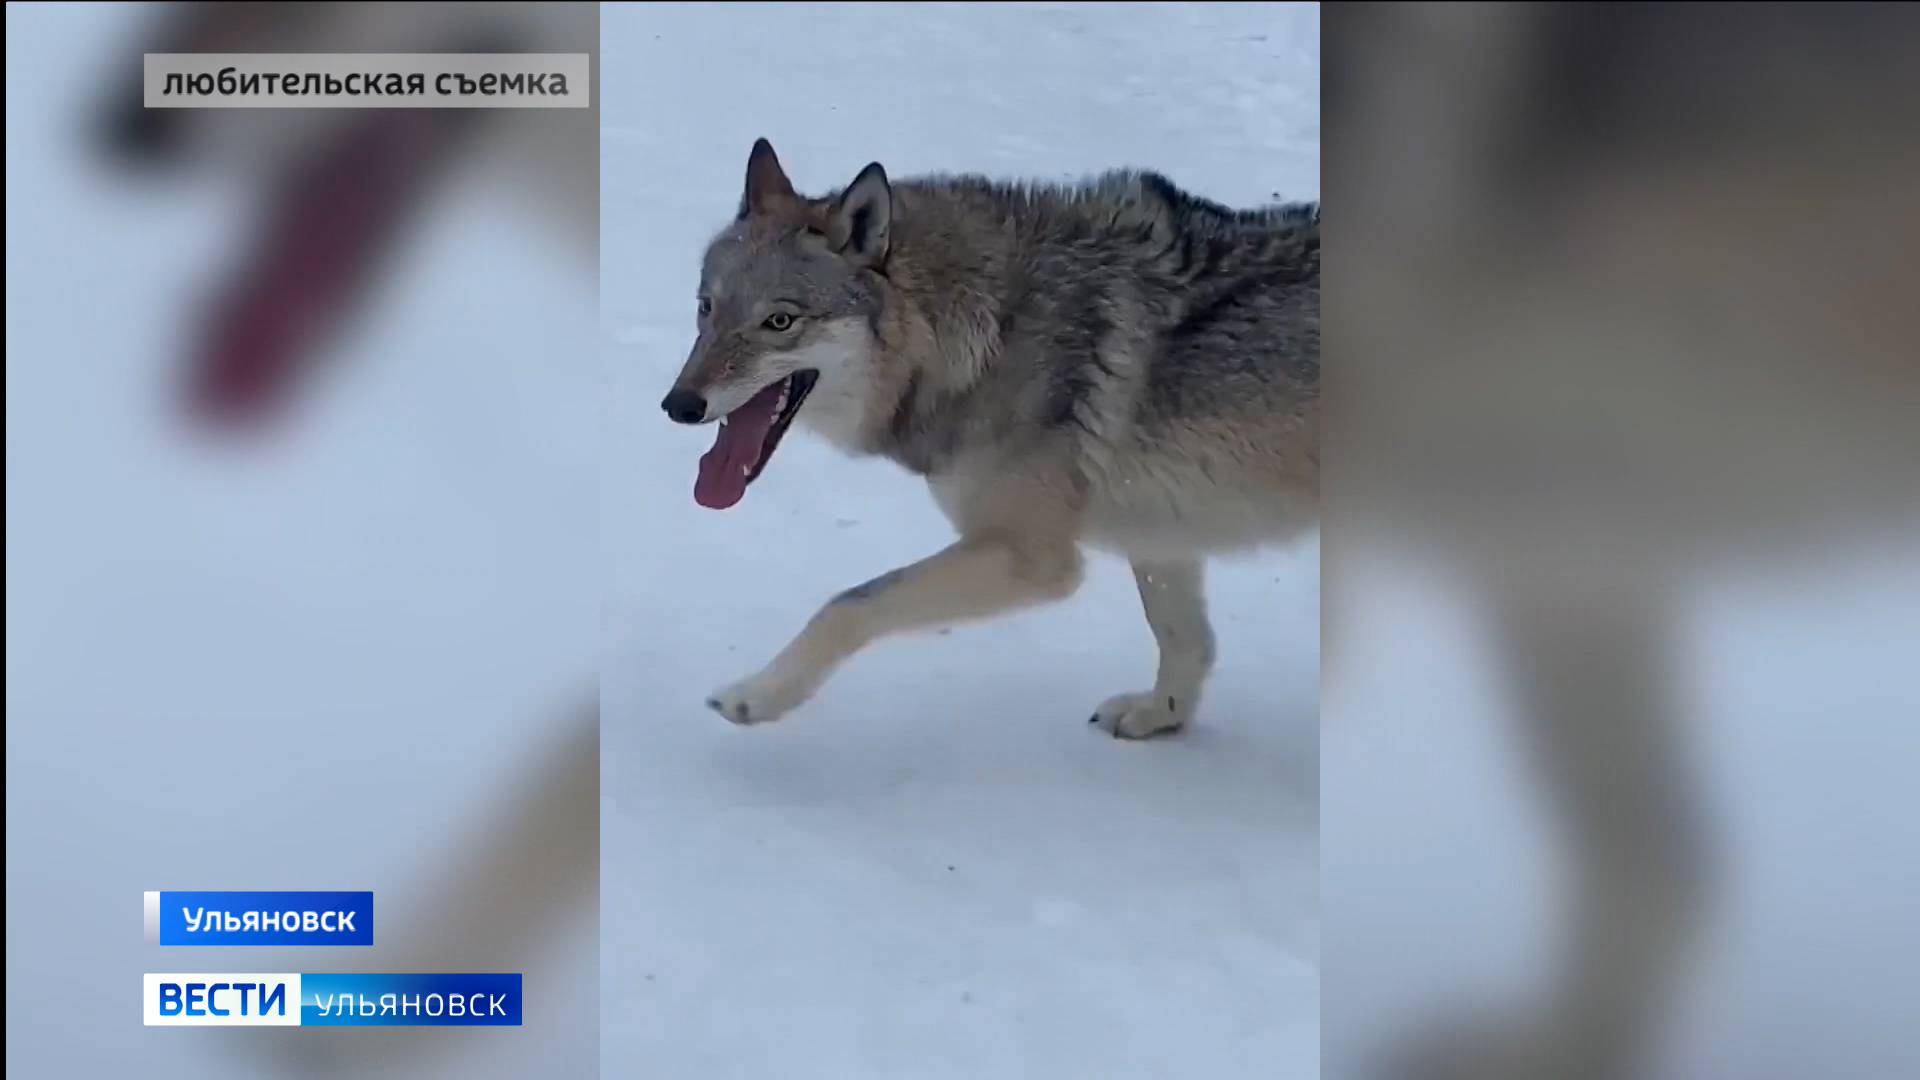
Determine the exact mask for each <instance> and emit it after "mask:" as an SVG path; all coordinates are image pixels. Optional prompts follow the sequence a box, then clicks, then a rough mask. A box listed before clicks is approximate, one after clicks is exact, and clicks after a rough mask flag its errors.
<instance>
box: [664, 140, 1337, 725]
mask: <svg viewBox="0 0 1920 1080" xmlns="http://www.w3.org/2000/svg"><path fill="white" fill-rule="evenodd" d="M696 322H697V331H698V332H697V335H696V338H695V341H694V344H693V347H692V350H691V352H690V354H689V356H688V357H687V360H686V363H685V365H684V367H683V368H682V369H681V371H680V373H679V375H678V377H677V378H676V379H675V380H674V381H673V383H672V386H671V388H670V389H669V390H668V392H667V394H666V396H665V398H664V399H663V400H662V401H661V408H662V409H663V410H664V411H665V412H666V414H667V416H668V418H669V419H671V420H672V421H674V422H676V423H680V424H714V425H717V435H716V438H715V441H714V445H713V448H712V450H710V451H709V452H708V453H707V454H706V455H705V456H704V457H703V458H702V459H701V460H700V464H699V469H698V475H697V478H696V480H695V483H694V497H695V499H696V500H697V501H698V502H699V503H700V504H701V505H703V506H706V507H709V508H713V509H726V508H727V507H730V506H732V505H734V504H735V503H737V502H739V501H740V499H741V498H743V497H744V496H745V494H746V491H747V488H748V487H749V486H750V485H751V484H753V483H754V482H755V481H756V480H757V479H758V478H759V477H760V476H761V475H762V474H763V472H764V471H765V469H766V468H767V465H768V462H769V461H770V460H771V459H772V457H773V454H774V452H775V451H776V450H777V449H778V447H779V445H780V442H781V439H782V437H783V436H784V435H785V434H786V432H787V430H788V429H789V427H790V426H791V425H793V424H795V423H798V424H799V425H801V426H802V427H805V428H808V429H810V430H811V431H813V432H814V433H816V434H818V435H819V436H821V437H823V438H824V439H826V440H827V441H828V442H829V443H831V444H832V445H834V446H835V447H837V448H839V449H840V450H842V451H844V452H846V453H849V454H852V455H871V456H879V457H884V458H887V459H889V460H891V461H893V462H895V463H897V464H898V465H900V466H901V467H903V468H905V469H906V470H908V471H909V472H911V473H913V474H915V475H916V476H920V477H922V478H924V479H925V480H926V483H927V486H928V488H929V490H930V491H931V493H932V496H933V499H934V501H935V502H936V503H937V504H938V505H939V507H940V509H941V511H942V512H943V513H944V514H945V515H946V517H947V518H948V520H949V521H950V522H951V523H952V524H953V527H954V529H955V530H956V532H957V533H958V534H959V537H958V539H957V540H956V541H955V542H954V543H953V544H952V545H950V546H949V547H947V548H946V549H944V550H942V551H940V552H938V553H937V554H934V555H932V556H929V557H927V558H925V559H922V560H920V561H919V562H915V563H912V564H911V565H908V566H904V567H901V568H899V569H896V570H893V571H890V572H888V573H885V574H882V575H880V576H879V577H876V578H874V579H872V580H870V581H868V582H866V583H864V584H861V585H856V586H854V587H853V588H850V589H848V590H846V591H845V592H842V593H840V594H839V595H837V596H835V597H834V598H833V599H832V600H831V601H830V602H828V603H827V604H826V605H825V606H824V607H822V608H820V609H819V611H818V612H817V613H816V614H815V615H814V616H813V617H812V619H811V620H810V621H809V622H808V623H807V624H806V626H805V628H804V629H803V630H802V631H801V632H800V633H799V635H798V636H797V637H795V638H794V639H793V640H792V641H791V642H790V643H789V644H788V645H787V646H786V648H785V649H783V650H782V651H781V652H780V653H779V655H777V656H776V657H774V658H773V660H772V661H771V662H769V663H768V664H767V665H766V666H765V667H764V668H763V669H762V670H760V671H759V672H758V673H756V674H754V675H751V676H749V677H747V678H745V679H742V680H741V681H739V682H737V683H734V684H733V685H731V686H728V687H725V688H723V689H721V690H718V691H716V692H715V693H714V694H713V695H712V696H711V697H710V698H709V699H708V702H707V704H708V706H709V707H711V708H712V709H714V710H715V711H716V712H718V713H720V714H721V715H722V716H724V717H726V718H727V719H728V720H730V721H732V722H734V723H736V724H743V725H746V724H761V723H767V722H770V721H774V720H778V719H780V718H781V717H782V716H784V715H786V714H787V713H788V712H790V711H791V710H792V709H794V708H795V707H796V706H798V705H800V704H801V703H803V702H805V701H806V700H807V699H808V698H809V697H811V696H812V695H813V694H814V692H815V691H816V690H818V689H819V687H820V686H821V685H822V683H823V682H824V681H825V680H826V679H827V678H828V676H829V675H830V674H831V673H832V672H833V671H834V670H835V669H836V668H837V667H838V666H839V665H840V664H842V663H843V662H845V661H846V660H847V659H848V658H850V657H851V656H853V655H854V654H855V653H856V652H858V651H859V650H860V649H861V648H863V647H865V646H866V645H868V644H870V643H871V642H873V641H874V640H876V639H878V638H880V637H882V636H885V635H890V634H897V633H902V632H907V631H915V630H926V629H934V628H939V627H944V626H947V625H951V624H955V623H959V622H964V621H973V620H981V619H986V618H990V617H993V616H997V615H1001V614H1004V613H1007V612H1011V611H1015V610H1018V609H1021V608H1025V607H1030V606H1034V605H1038V604H1044V603H1048V602H1052V601H1059V600H1064V599H1066V598H1067V597H1069V596H1071V595H1072V594H1073V593H1074V591H1075V589H1076V588H1077V587H1078V586H1079V584H1080V581H1081V575H1082V559H1083V553H1082V549H1083V548H1092V549H1097V550H1104V551H1107V552H1111V553H1114V554H1118V555H1120V556H1122V557H1124V558H1126V559H1127V560H1128V561H1129V562H1130V563H1131V565H1132V569H1133V576H1134V581H1135V583H1136V584H1137V586H1138V588H1139V593H1140V600H1141V604H1142V606H1143V607H1144V608H1145V611H1146V618H1147V622H1148V624H1149V625H1150V626H1151V627H1152V630H1153V634H1154V637H1155V639H1156V641H1157V642H1158V644H1159V650H1160V659H1159V670H1158V672H1157V674H1156V676H1155V678H1154V682H1153V685H1152V687H1151V688H1150V689H1148V690H1145V691H1139V692H1129V693H1122V694H1119V695H1117V696H1115V697H1112V698H1110V699H1108V700H1107V701H1105V702H1104V703H1102V704H1100V705H1099V706H1098V707H1097V708H1095V709H1094V710H1093V714H1092V723H1094V724H1096V725H1098V726H1099V727H1100V728H1101V729H1102V730H1104V731H1106V732H1108V733H1110V734H1112V735H1114V736H1116V737H1118V738H1123V739H1145V738H1149V737H1152V736H1158V735H1164V734H1168V733H1171V732H1176V731H1179V730H1180V729H1182V728H1184V727H1185V726H1186V725H1187V724H1188V722H1189V721H1190V720H1191V718H1192V717H1193V715H1194V710H1195V708H1196V707H1197V706H1198V704H1199V701H1200V695H1201V692H1202V689H1203V686H1204V684H1205V682H1206V679H1207V676H1208V674H1209V672H1210V670H1211V668H1212V664H1213V659H1214V633H1213V630H1212V628H1211V626H1210V624H1209V621H1208V617H1207V610H1206V597H1205V588H1204V567H1205V562H1206V560H1207V559H1208V558H1210V557H1214V556H1219V555H1225V554H1230V553H1234V552H1241V551H1247V550H1251V549H1255V548H1259V547H1261V546H1264V545H1269V544H1276V543H1283V542H1287V541H1290V540H1293V539H1295V538H1297V537H1299V536H1300V535H1302V534H1303V533H1304V532H1306V531H1308V530H1310V529H1311V528H1312V527H1313V526H1315V525H1316V524H1317V521H1318V506H1319V490H1320V408H1319V400H1320V218H1319V207H1318V204H1317V203H1294V204H1284V205H1277V206H1272V207H1267V208H1263V209H1256V210H1233V209H1229V208H1227V207H1225V206H1222V205H1219V204H1217V203H1213V202H1211V201H1208V200H1206V199H1202V198H1198V197H1196V196H1194V195H1191V194H1188V193H1186V192H1184V191H1182V190H1180V189H1179V188H1177V187H1176V186H1174V184H1173V183H1172V182H1170V181H1169V180H1168V179H1166V178H1165V177H1163V176H1161V175H1158V174H1156V173H1152V172H1139V171H1115V172H1109V173H1106V174H1104V175H1101V176H1098V177H1095V178H1092V179H1090V180H1087V181H1085V182H1083V183H1081V184H1078V185H1072V186H1051V185H1043V184H1022V183H1003V182H995V181H993V180H990V179H987V178H984V177H980V176H970V175H954V176H947V175H935V176H930V177H924V178H917V179H903V180H901V181H899V182H898V183H895V182H894V181H892V180H891V179H889V177H888V176H887V173H886V170H885V169H884V168H883V167H882V166H881V165H880V163H878V162H874V163H872V164H869V165H868V166H867V167H866V168H864V169H862V170H861V171H860V173H859V174H858V175H857V176H855V177H854V179H853V181H852V182H851V183H850V184H848V185H847V186H846V188H844V189H843V190H840V191H836V192H832V193H829V194H827V195H825V196H822V197H819V198H808V197H804V196H802V195H800V194H799V193H797V192H796V191H795V190H794V187H793V185H792V183H791V181H790V180H789V179H788V177H787V175H786V172H785V170H784V168H783V167H782V165H781V163H780V160H779V158H778V156H777V155H776V154H775V153H774V149H773V146H772V145H771V143H769V142H768V141H767V140H766V139H761V140H759V141H757V142H756V143H755V144H754V145H753V148H752V150H751V152H750V153H749V155H748V159H747V169H746V182H745V190H744V192H743V193H742V196H741V199H740V203H739V209H738V212H737V214H736V216H735V217H734V220H733V221H731V222H730V223H728V224H727V225H726V226H725V227H724V228H723V229H721V230H720V232H719V233H718V235H716V236H715V237H714V239H713V240H712V242H711V243H710V244H709V246H708V248H707V251H706V254H705V258H704V260H703V264H702V268H701V274H700V286H699V292H698V297H697V311H696Z"/></svg>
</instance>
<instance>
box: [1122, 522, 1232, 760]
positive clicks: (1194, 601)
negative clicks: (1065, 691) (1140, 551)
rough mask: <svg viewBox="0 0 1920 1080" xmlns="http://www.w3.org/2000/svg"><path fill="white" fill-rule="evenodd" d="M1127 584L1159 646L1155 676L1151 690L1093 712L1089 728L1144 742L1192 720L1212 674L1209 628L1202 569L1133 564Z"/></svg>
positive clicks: (1184, 564)
mask: <svg viewBox="0 0 1920 1080" xmlns="http://www.w3.org/2000/svg"><path fill="white" fill-rule="evenodd" d="M1133 581H1134V584H1135V585H1138V586H1139V587H1140V603H1141V606H1142V607H1144V608H1146V611H1147V624H1148V625H1149V626H1151V627H1153V637H1154V640H1155V641H1157V642H1159V643H1160V672H1159V674H1158V675H1157V676H1156V677H1155V678H1154V680H1153V689H1152V690H1149V691H1147V692H1145V693H1140V694H1121V695H1119V696H1117V697H1112V698H1108V699H1107V701H1106V702H1105V703H1104V704H1102V705H1101V706H1100V708H1099V709H1097V710H1095V712H1094V714H1093V723H1095V724H1098V725H1099V726H1100V728H1101V729H1102V730H1104V731H1106V732H1108V733H1110V734H1112V735H1115V736H1118V737H1119V738H1122V739H1145V738H1149V737H1151V736H1154V735H1159V734H1163V733H1166V732H1172V731H1178V730H1180V729H1181V728H1183V727H1185V726H1186V724H1187V721H1188V720H1189V719H1191V718H1192V716H1193V710H1194V706H1196V705H1198V704H1199V703H1200V688H1201V686H1202V685H1204V684H1205V683H1206V681H1207V675H1208V674H1209V673H1210V672H1211V671H1212V670H1213V627H1212V625H1211V624H1210V623H1208V621H1207V591H1206V568H1205V564H1204V563H1201V562H1200V561H1198V560H1179V561H1173V562H1143V561H1139V560H1136V561H1135V562H1134V564H1133Z"/></svg>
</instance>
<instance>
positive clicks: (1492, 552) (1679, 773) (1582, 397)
mask: <svg viewBox="0 0 1920 1080" xmlns="http://www.w3.org/2000/svg"><path fill="white" fill-rule="evenodd" d="M1916 15H1917V12H1916V9H1915V8H1914V7H1913V6H1911V5H1895V4H1754V5H1707V4H1333V5H1328V6H1327V10H1326V15H1325V25H1324V45H1325V51H1326V68H1325V91H1326V107H1325V114H1324V120H1325V128H1326V144H1325V149H1326V157H1325V176H1324V181H1325V184H1326V188H1327V196H1326V207H1325V223H1326V229H1327V236H1328V243H1329V245H1330V247H1331V249H1332V250H1333V251H1334V252H1335V253H1337V257H1334V258H1330V259H1329V260H1328V263H1327V269H1328V278H1327V283H1326V294H1325V295H1326V308H1325V311H1324V313H1323V315H1324V318H1325V320H1326V326H1327V334H1326V348H1327V371H1328V393H1327V401H1328V403H1329V406H1330V407H1331V408H1332V409H1333V410H1334V412H1335V417H1334V418H1333V419H1332V420H1331V421H1330V423H1329V425H1328V430H1329V431H1330V432H1331V433H1332V434H1331V436H1330V445H1329V447H1328V449H1327V456H1326V461H1327V464H1328V476H1327V480H1326V486H1325V489H1324V490H1325V491H1326V492H1327V493H1328V517H1327V522H1328V524H1327V528H1326V532H1325V543H1326V547H1325V555H1324V562H1325V568H1326V570H1327V571H1328V574H1327V577H1326V579H1325V600H1324V609H1323V621H1324V626H1325V629H1326V631H1327V643H1326V667H1325V678H1326V684H1325V695H1326V696H1325V700H1324V705H1323V718H1324V725H1325V731H1324V741H1323V744H1322V756H1321V769H1322V772H1321V784H1322V787H1321V790H1322V792H1323V806H1322V815H1323V816H1322V849H1321V850H1322V875H1323V876H1322V886H1321V904H1322V909H1323V912H1324V919H1325V935H1326V937H1325V949H1326V953H1325V967H1324V972H1325V974H1324V979H1323V994H1324V1010H1323V1026H1322V1034H1323V1039H1324V1052H1325V1055H1326V1067H1327V1074H1328V1075H1329V1076H1341V1077H1347V1076H1357V1075H1370V1076H1371V1075H1381V1073H1382V1072H1386V1073H1387V1074H1389V1075H1398V1076H1421V1077H1449V1076H1454V1077H1474V1078H1488V1077H1550V1078H1556V1080H1559V1078H1571V1077H1596V1078H1598V1077H1618V1076H1657V1077H1670V1078H1676V1080H1678V1078H1685V1080H1696V1078H1698V1080H1720V1078H1728V1080H1731V1078H1738V1080H1790V1078H1805V1077H1833V1078H1839V1077H1847V1078H1860V1080H1883V1078H1893V1077H1900V1076H1914V1075H1920V1026H1916V1025H1915V1024H1914V1023H1913V1011H1912V1010H1913V1001H1914V995H1913V994H1912V992H1911V987H1910V984H1911V980H1912V973H1913V971H1914V969H1915V967H1916V965H1920V923H1916V921H1915V919H1914V917H1913V913H1914V912H1915V911H1920V843H1916V842H1915V839H1914V828H1913V825H1914V822H1915V820H1916V813H1920V800H1916V798H1915V796H1914V794H1913V770H1914V767H1915V763H1916V762H1920V723H1917V721H1920V685H1916V681H1915V679H1914V661H1915V658H1916V657H1917V656H1920V527H1916V516H1915V515H1916V510H1920V500H1916V495H1917V494H1920V305H1916V304H1915V303H1914V297H1916V296H1920V242H1917V241H1920V184H1916V183H1915V181H1914V177H1915V176H1916V175H1920V172H1917V171H1916V166H1920V142H1917V141H1916V136H1915V132H1916V131H1920V107H1917V106H1920V82H1917V80H1920V18H1917V17H1916Z"/></svg>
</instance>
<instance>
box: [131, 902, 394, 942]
mask: <svg viewBox="0 0 1920 1080" xmlns="http://www.w3.org/2000/svg"><path fill="white" fill-rule="evenodd" d="M156 897H157V898H158V900H157V902H158V911H157V912H156V911H155V908H154V905H155V902H156V900H155V898H156ZM147 909H148V940H150V941H155V942H157V943H158V944H161V945H371V944H373V894H372V893H370V892H161V893H148V894H147ZM156 916H157V917H156Z"/></svg>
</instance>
